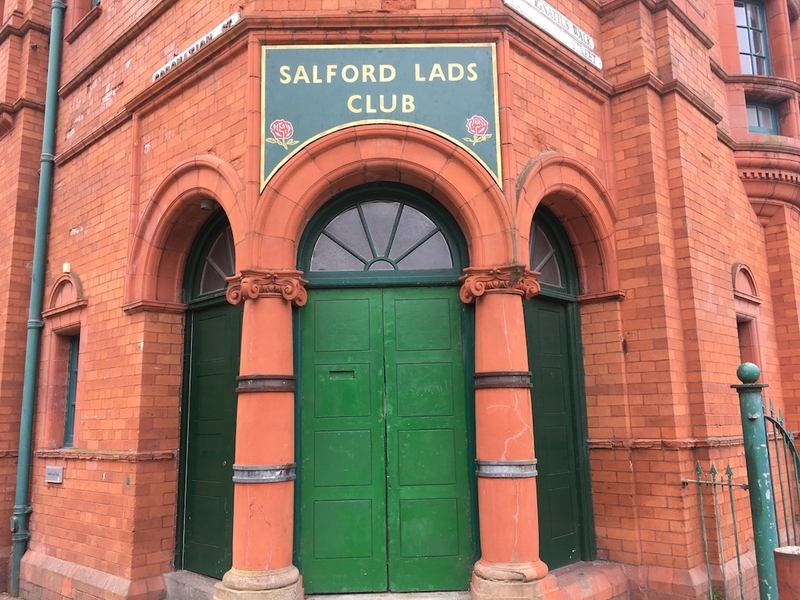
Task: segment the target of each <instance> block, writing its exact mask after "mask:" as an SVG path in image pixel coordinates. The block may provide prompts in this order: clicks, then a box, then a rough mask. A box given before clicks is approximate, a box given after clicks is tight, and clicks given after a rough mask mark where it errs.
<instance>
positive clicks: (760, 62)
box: [753, 56, 768, 75]
mask: <svg viewBox="0 0 800 600" xmlns="http://www.w3.org/2000/svg"><path fill="white" fill-rule="evenodd" d="M753 60H754V62H755V63H756V68H755V73H754V75H768V73H767V61H766V60H765V59H764V58H762V57H760V56H756V57H755V58H754V59H753Z"/></svg>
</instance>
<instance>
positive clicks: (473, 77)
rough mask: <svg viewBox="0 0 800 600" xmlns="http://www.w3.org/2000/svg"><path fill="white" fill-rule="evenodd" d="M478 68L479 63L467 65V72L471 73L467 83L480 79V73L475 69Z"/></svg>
mask: <svg viewBox="0 0 800 600" xmlns="http://www.w3.org/2000/svg"><path fill="white" fill-rule="evenodd" d="M477 66H478V63H469V64H468V65H467V71H468V72H469V75H467V81H475V80H476V79H478V73H477V71H475V67H477Z"/></svg>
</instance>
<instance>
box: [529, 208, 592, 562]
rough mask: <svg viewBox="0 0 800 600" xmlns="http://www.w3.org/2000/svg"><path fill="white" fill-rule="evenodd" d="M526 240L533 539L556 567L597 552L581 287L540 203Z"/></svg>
mask: <svg viewBox="0 0 800 600" xmlns="http://www.w3.org/2000/svg"><path fill="white" fill-rule="evenodd" d="M530 240H531V242H530V261H531V269H533V270H534V271H539V272H540V276H539V283H540V284H541V288H542V289H541V292H540V293H539V295H537V296H535V297H534V298H532V299H531V300H528V301H526V302H525V328H526V335H527V340H528V362H529V365H530V370H531V373H532V378H531V379H532V384H533V389H532V390H531V400H532V402H533V425H534V444H535V452H536V457H537V460H538V465H537V468H538V471H539V475H538V477H537V480H536V483H537V492H538V498H539V543H540V553H541V558H542V560H543V561H544V562H545V563H546V564H547V565H548V566H549V567H550V568H551V569H555V568H558V567H562V566H564V565H568V564H571V563H575V562H578V561H582V560H592V559H593V558H594V553H595V550H594V533H593V532H594V524H593V520H592V503H591V493H590V481H589V460H588V449H587V445H586V439H587V434H586V431H587V428H586V400H585V394H584V389H583V367H582V351H581V342H580V313H579V310H578V303H577V293H578V289H579V286H578V273H577V268H576V265H575V259H574V257H573V254H572V249H571V247H570V244H569V240H568V239H567V237H566V235H565V233H564V231H563V229H562V228H561V226H560V224H559V223H558V220H557V219H556V218H555V217H554V216H553V215H552V214H551V213H550V212H549V211H547V210H546V209H545V208H542V207H539V209H538V210H537V211H536V214H535V217H534V221H533V227H532V230H531V237H530Z"/></svg>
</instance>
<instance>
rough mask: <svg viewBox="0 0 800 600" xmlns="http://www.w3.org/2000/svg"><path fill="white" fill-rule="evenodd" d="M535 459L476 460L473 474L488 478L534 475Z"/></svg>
mask: <svg viewBox="0 0 800 600" xmlns="http://www.w3.org/2000/svg"><path fill="white" fill-rule="evenodd" d="M536 462H537V461H536V459H535V458H534V459H532V460H476V461H475V466H476V469H475V474H476V475H477V476H478V477H484V478H488V479H522V478H525V477H536V476H537V475H538V474H539V472H538V471H537V470H536Z"/></svg>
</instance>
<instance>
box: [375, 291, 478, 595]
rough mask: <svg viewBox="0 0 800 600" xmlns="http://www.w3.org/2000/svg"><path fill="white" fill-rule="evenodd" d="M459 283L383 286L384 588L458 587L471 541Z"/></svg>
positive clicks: (465, 575)
mask: <svg viewBox="0 0 800 600" xmlns="http://www.w3.org/2000/svg"><path fill="white" fill-rule="evenodd" d="M460 313H461V302H460V300H459V298H458V289H457V288H452V287H448V288H421V289H414V288H390V289H386V290H384V331H385V337H384V340H385V341H384V343H385V352H386V358H385V361H386V400H387V401H386V409H387V420H386V442H387V443H386V448H387V451H386V455H387V456H386V462H387V465H388V467H387V471H388V473H387V475H388V480H387V482H388V490H387V498H388V500H387V507H388V524H389V589H390V590H391V591H393V592H409V591H421V590H463V589H467V588H468V585H469V579H470V572H471V567H472V560H471V559H472V538H471V523H470V504H469V474H468V464H469V462H468V457H467V445H466V440H467V423H466V408H465V406H464V403H465V390H464V365H463V353H464V352H463V346H462V335H461V314H460Z"/></svg>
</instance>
